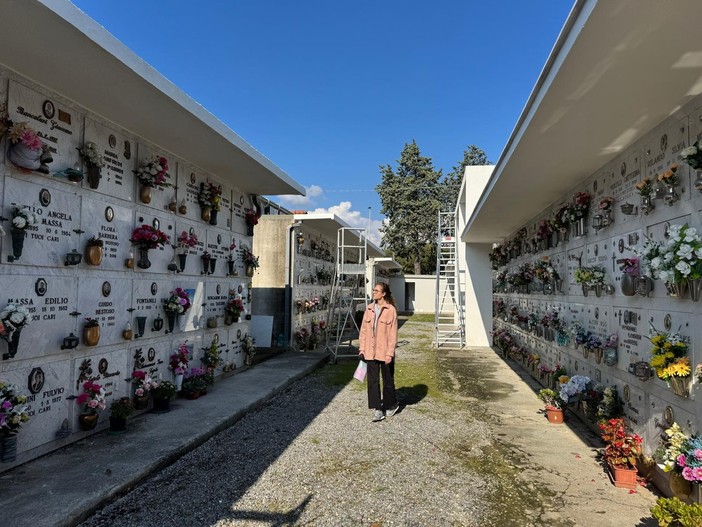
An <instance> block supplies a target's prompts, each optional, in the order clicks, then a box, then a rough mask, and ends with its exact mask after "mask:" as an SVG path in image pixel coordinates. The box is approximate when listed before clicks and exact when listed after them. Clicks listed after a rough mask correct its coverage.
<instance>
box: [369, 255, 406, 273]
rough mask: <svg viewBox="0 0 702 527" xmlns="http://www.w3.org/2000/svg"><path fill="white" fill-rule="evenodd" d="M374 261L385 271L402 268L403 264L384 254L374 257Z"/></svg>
mask: <svg viewBox="0 0 702 527" xmlns="http://www.w3.org/2000/svg"><path fill="white" fill-rule="evenodd" d="M373 263H374V264H375V265H377V266H378V267H380V268H381V269H383V270H385V271H392V270H395V269H402V266H401V265H400V264H399V263H397V262H396V261H395V260H394V259H393V258H390V257H389V256H383V257H382V258H373Z"/></svg>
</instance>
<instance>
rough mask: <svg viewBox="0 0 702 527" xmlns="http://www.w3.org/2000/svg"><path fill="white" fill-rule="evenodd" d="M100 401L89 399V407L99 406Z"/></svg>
mask: <svg viewBox="0 0 702 527" xmlns="http://www.w3.org/2000/svg"><path fill="white" fill-rule="evenodd" d="M97 406H98V402H97V401H96V400H95V399H92V400H90V401H88V408H97Z"/></svg>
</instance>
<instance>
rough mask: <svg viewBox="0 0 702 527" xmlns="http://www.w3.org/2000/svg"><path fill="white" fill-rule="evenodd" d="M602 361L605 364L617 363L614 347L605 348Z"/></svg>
mask: <svg viewBox="0 0 702 527" xmlns="http://www.w3.org/2000/svg"><path fill="white" fill-rule="evenodd" d="M603 358H604V363H605V364H606V365H607V366H616V365H617V350H616V349H614V348H605V350H604V352H603Z"/></svg>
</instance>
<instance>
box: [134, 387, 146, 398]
mask: <svg viewBox="0 0 702 527" xmlns="http://www.w3.org/2000/svg"><path fill="white" fill-rule="evenodd" d="M134 395H136V396H137V397H142V396H143V395H144V389H143V388H137V389H136V390H134Z"/></svg>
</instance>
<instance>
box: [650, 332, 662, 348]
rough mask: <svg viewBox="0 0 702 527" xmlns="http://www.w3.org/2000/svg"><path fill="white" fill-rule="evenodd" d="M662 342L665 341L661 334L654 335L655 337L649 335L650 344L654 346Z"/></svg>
mask: <svg viewBox="0 0 702 527" xmlns="http://www.w3.org/2000/svg"><path fill="white" fill-rule="evenodd" d="M663 342H665V337H664V336H663V335H656V336H655V337H651V344H653V345H654V346H660V345H661V343H663Z"/></svg>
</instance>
